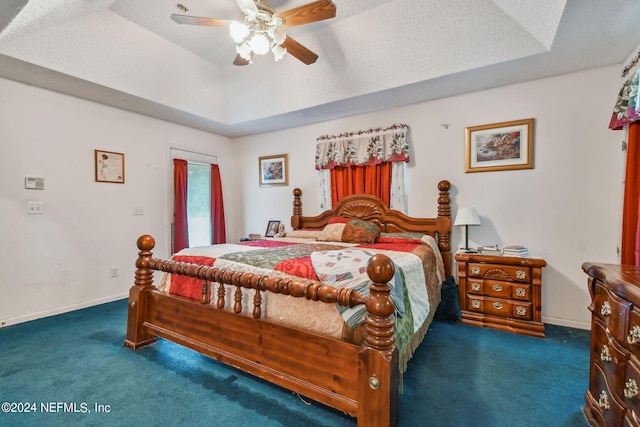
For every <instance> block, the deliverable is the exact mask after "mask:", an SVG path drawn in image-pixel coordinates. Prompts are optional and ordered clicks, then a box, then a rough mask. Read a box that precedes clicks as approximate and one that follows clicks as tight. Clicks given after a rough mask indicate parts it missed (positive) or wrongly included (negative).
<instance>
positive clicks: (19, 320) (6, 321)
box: [0, 293, 129, 328]
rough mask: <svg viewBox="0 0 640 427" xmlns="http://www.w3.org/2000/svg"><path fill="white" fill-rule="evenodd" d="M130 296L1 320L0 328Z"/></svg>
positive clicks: (99, 299)
mask: <svg viewBox="0 0 640 427" xmlns="http://www.w3.org/2000/svg"><path fill="white" fill-rule="evenodd" d="M128 295H129V294H128V293H123V294H119V295H112V296H109V297H105V298H98V299H95V300H91V301H84V302H81V303H77V304H72V305H66V306H64V307H56V308H52V309H51V310H45V311H40V312H37V313H31V314H27V315H24V316H18V317H12V318H9V319H0V327H2V328H4V327H6V326H11V325H17V324H19V323H24V322H30V321H32V320H37V319H41V318H43V317H50V316H55V315H58V314H64V313H68V312H70V311H76V310H81V309H83V308H88V307H93V306H94V305H100V304H106V303H108V302H113V301H117V300H119V299H123V298H127V296H128Z"/></svg>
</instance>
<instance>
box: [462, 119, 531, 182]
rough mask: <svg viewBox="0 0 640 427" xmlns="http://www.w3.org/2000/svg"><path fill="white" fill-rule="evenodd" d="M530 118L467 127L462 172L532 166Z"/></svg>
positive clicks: (528, 167) (529, 167)
mask: <svg viewBox="0 0 640 427" xmlns="http://www.w3.org/2000/svg"><path fill="white" fill-rule="evenodd" d="M533 125H534V119H524V120H514V121H511V122H502V123H493V124H489V125H482V126H473V127H468V128H467V139H466V153H465V172H467V173H468V172H490V171H501V170H513V169H533Z"/></svg>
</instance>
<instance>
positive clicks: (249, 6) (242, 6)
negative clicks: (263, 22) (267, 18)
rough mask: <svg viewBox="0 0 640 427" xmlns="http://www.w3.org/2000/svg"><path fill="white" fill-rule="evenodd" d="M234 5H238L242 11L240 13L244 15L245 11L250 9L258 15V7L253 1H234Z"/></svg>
mask: <svg viewBox="0 0 640 427" xmlns="http://www.w3.org/2000/svg"><path fill="white" fill-rule="evenodd" d="M236 3H238V7H239V8H240V10H241V11H242V13H246V11H247V9H251V10H253V11H254V12H255V13H258V7H257V6H256V4H255V3H254V2H253V0H236Z"/></svg>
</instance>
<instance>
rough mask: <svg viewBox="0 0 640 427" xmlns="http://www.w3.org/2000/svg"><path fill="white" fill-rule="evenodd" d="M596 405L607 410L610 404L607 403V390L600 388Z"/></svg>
mask: <svg viewBox="0 0 640 427" xmlns="http://www.w3.org/2000/svg"><path fill="white" fill-rule="evenodd" d="M598 406H599V407H600V409H604V410H605V411H606V410H609V408H611V405H610V404H609V396H607V392H606V391H604V390H602V391H601V392H600V398H599V399H598Z"/></svg>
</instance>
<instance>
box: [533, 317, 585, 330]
mask: <svg viewBox="0 0 640 427" xmlns="http://www.w3.org/2000/svg"><path fill="white" fill-rule="evenodd" d="M542 323H548V324H550V325H557V326H565V327H567V328H576V329H591V323H590V322H576V321H575V320H567V319H559V318H557V317H546V316H542Z"/></svg>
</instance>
